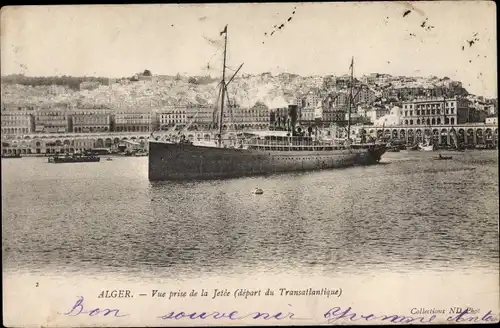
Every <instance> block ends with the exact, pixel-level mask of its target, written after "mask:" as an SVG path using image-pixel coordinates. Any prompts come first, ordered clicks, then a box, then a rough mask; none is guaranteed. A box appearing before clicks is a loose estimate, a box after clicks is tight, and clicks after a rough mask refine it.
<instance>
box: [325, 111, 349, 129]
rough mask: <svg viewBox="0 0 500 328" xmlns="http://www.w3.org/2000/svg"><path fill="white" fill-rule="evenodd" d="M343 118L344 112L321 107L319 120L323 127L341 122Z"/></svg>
mask: <svg viewBox="0 0 500 328" xmlns="http://www.w3.org/2000/svg"><path fill="white" fill-rule="evenodd" d="M344 118H345V111H342V110H337V109H335V108H329V107H323V112H322V115H321V120H322V123H323V126H328V125H330V124H331V123H339V122H343V121H344Z"/></svg>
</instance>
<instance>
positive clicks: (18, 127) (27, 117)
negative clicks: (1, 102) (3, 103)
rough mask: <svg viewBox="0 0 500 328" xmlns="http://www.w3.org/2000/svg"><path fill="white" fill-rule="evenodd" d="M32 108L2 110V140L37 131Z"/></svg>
mask: <svg viewBox="0 0 500 328" xmlns="http://www.w3.org/2000/svg"><path fill="white" fill-rule="evenodd" d="M33 112H34V111H33V110H32V109H31V108H25V107H18V108H17V109H6V108H3V109H2V116H1V121H2V125H1V131H2V139H4V138H9V137H11V136H17V135H23V134H28V133H32V132H33V131H34V129H35V123H34V115H33Z"/></svg>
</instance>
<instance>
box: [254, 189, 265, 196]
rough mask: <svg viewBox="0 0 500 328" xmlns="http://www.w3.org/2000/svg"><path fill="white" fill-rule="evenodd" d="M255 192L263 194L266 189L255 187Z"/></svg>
mask: <svg viewBox="0 0 500 328" xmlns="http://www.w3.org/2000/svg"><path fill="white" fill-rule="evenodd" d="M253 193H254V194H256V195H262V194H263V193H264V190H262V189H260V188H255V190H254V191H253Z"/></svg>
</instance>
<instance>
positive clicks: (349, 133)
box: [347, 57, 354, 142]
mask: <svg viewBox="0 0 500 328" xmlns="http://www.w3.org/2000/svg"><path fill="white" fill-rule="evenodd" d="M350 68H351V83H350V90H349V101H348V112H347V142H349V141H350V139H351V101H352V86H353V75H354V57H352V59H351V67H350Z"/></svg>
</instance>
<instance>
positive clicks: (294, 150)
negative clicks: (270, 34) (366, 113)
mask: <svg viewBox="0 0 500 328" xmlns="http://www.w3.org/2000/svg"><path fill="white" fill-rule="evenodd" d="M222 34H224V60H223V70H222V81H221V82H220V93H219V95H221V98H220V110H219V114H218V124H217V126H218V134H217V140H216V142H215V143H210V142H208V143H203V142H192V141H190V140H187V139H186V138H185V137H184V136H181V139H180V141H175V142H172V141H164V140H154V138H152V140H150V141H149V164H148V177H149V180H150V181H162V180H203V179H217V178H237V177H243V176H250V175H264V174H273V173H280V172H293V171H310V170H326V169H333V168H340V167H347V166H353V165H369V164H376V163H378V162H379V161H380V159H381V157H382V155H383V154H384V153H385V151H386V145H385V143H384V144H379V143H363V140H362V143H353V142H352V140H351V138H350V114H351V101H352V82H353V66H354V58H353V59H352V61H351V66H350V69H351V86H350V97H349V111H348V127H347V139H346V140H345V141H344V142H343V143H338V144H337V143H335V142H334V141H333V140H332V141H325V140H318V139H317V138H314V137H312V136H311V133H309V134H306V133H303V132H301V131H298V130H299V129H296V128H295V125H296V123H297V106H296V105H290V106H288V114H289V117H290V121H291V122H290V129H289V131H280V132H277V131H266V132H261V133H241V134H239V135H238V138H237V139H236V141H235V140H234V139H226V138H224V136H223V131H222V126H223V124H222V123H223V122H222V119H223V114H224V98H225V96H226V93H227V86H228V85H229V83H230V82H231V81H232V80H233V78H234V76H235V75H236V74H237V73H238V71H239V70H240V69H241V67H242V65H243V64H242V65H240V67H239V68H238V69H237V70H236V72H235V73H234V75H233V76H232V77H231V78H230V79H229V81H228V82H227V83H226V81H225V73H226V52H227V26H226V27H225V28H224V30H223V31H222V32H221V35H222Z"/></svg>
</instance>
